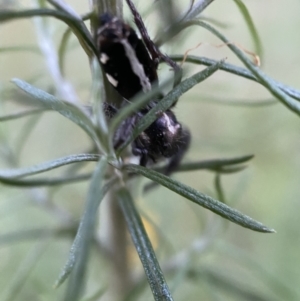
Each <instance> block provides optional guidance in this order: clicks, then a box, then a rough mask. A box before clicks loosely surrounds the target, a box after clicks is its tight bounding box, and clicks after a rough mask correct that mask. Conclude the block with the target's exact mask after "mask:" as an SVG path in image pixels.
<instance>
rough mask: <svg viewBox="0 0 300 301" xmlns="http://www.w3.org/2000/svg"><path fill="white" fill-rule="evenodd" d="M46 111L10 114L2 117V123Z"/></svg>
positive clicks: (0, 118)
mask: <svg viewBox="0 0 300 301" xmlns="http://www.w3.org/2000/svg"><path fill="white" fill-rule="evenodd" d="M45 110H46V109H33V110H27V111H23V112H18V113H14V114H10V115H4V116H0V122H3V121H10V120H14V119H18V118H22V117H25V116H30V115H33V114H37V113H41V112H44V111H45Z"/></svg>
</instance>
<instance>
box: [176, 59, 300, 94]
mask: <svg viewBox="0 0 300 301" xmlns="http://www.w3.org/2000/svg"><path fill="white" fill-rule="evenodd" d="M170 58H171V59H172V60H174V61H176V62H178V61H183V60H184V59H185V62H188V63H193V64H198V65H205V66H211V65H214V64H215V63H216V62H217V61H216V60H212V59H208V58H205V57H200V56H195V55H188V56H187V57H186V58H185V57H184V56H183V55H171V56H170ZM220 70H223V71H226V72H229V73H232V74H235V75H238V76H241V77H244V78H247V79H250V80H253V81H256V82H258V83H259V84H261V82H260V81H259V80H258V79H257V78H256V77H255V76H254V75H253V73H252V72H250V71H249V70H248V69H246V68H242V67H238V66H235V65H232V64H229V63H223V65H222V66H220ZM272 80H273V82H274V84H276V85H277V86H278V87H279V88H280V89H281V90H282V91H283V92H285V93H286V94H287V95H289V96H291V97H293V98H295V99H297V100H300V91H298V90H296V89H294V88H292V87H290V86H287V85H284V84H282V83H280V82H277V81H275V80H274V79H272Z"/></svg>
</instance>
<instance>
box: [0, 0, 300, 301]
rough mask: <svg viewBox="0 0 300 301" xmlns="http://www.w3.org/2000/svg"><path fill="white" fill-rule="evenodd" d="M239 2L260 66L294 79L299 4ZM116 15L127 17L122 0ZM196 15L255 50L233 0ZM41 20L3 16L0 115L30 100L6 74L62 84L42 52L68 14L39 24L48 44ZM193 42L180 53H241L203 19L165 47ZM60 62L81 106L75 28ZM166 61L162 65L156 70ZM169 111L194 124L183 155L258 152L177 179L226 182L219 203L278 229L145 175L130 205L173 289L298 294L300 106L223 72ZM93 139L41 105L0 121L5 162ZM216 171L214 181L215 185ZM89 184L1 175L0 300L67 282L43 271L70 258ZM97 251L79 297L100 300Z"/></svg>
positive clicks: (207, 187) (36, 159) (153, 23)
mask: <svg viewBox="0 0 300 301" xmlns="http://www.w3.org/2000/svg"><path fill="white" fill-rule="evenodd" d="M69 2H70V3H69V4H70V5H72V7H73V8H74V9H75V10H76V11H77V12H78V13H80V14H84V13H86V12H87V11H89V7H88V1H86V2H84V1H75V0H74V1H69ZM142 2H143V1H140V3H139V5H138V8H139V10H140V11H141V13H142V15H145V16H146V17H145V23H146V26H147V28H149V31H150V33H151V34H152V33H153V34H154V33H155V32H156V30H157V27H158V26H160V25H163V22H162V18H161V15H160V14H159V13H157V11H156V10H155V5H157V4H152V2H151V5H150V4H149V3H147V7H144V6H143V5H144V4H143V3H142ZM177 2H179V3H178V4H177V5H178V8H179V7H181V8H182V9H183V8H184V7H186V4H185V3H182V2H183V1H180V0H178V1H177ZM244 2H245V5H247V8H248V10H249V12H250V13H251V16H252V19H253V21H254V23H255V26H256V29H257V30H258V33H259V36H260V39H261V41H262V48H263V52H262V54H261V56H260V58H261V68H262V69H263V70H264V71H265V73H267V74H268V75H269V76H270V77H272V78H274V79H276V80H278V81H280V82H282V83H285V84H288V85H289V86H292V87H294V88H298V89H300V83H299V73H300V72H299V68H298V66H300V56H299V47H300V40H299V33H298V28H300V24H299V23H300V19H299V16H298V12H299V9H300V3H299V2H298V1H296V0H287V1H281V2H280V1H278V2H276V3H275V2H274V3H270V2H268V1H244ZM9 4H10V8H20V6H21V8H28V7H30V6H32V3H27V1H20V3H17V2H16V3H9ZM6 8H7V3H6V2H5V1H2V2H0V12H1V11H3V10H4V9H6ZM178 10H179V9H178ZM144 13H145V14H144ZM125 16H126V17H125V18H126V20H130V21H131V20H132V17H131V16H130V14H129V12H128V9H127V8H125ZM203 17H206V18H207V21H211V24H214V26H216V27H217V28H218V29H219V30H220V31H221V32H222V33H223V34H225V35H226V37H227V38H229V39H230V40H231V41H232V42H233V43H235V44H237V45H240V46H241V47H243V48H245V49H247V50H253V51H254V52H255V45H254V44H253V42H252V41H253V40H252V39H251V36H250V34H249V31H248V28H247V26H246V24H245V20H244V17H243V16H242V15H241V13H240V11H239V10H238V7H237V6H236V4H235V2H234V1H231V0H222V1H217V0H216V1H215V2H214V3H213V4H211V5H210V6H209V7H208V8H207V9H206V10H205V12H204V14H203ZM38 22H39V21H38V20H37V21H33V19H30V20H24V19H23V20H16V21H13V22H7V23H3V24H1V23H0V28H1V30H0V98H1V99H0V118H1V116H6V115H10V114H17V113H18V112H23V111H24V110H29V109H31V108H36V103H32V104H31V106H29V105H28V104H30V101H29V100H28V99H26V97H28V96H26V95H25V94H21V93H20V91H19V90H17V89H16V88H15V87H14V86H13V84H12V83H11V82H10V80H11V79H12V78H21V79H23V80H26V81H27V82H30V83H31V84H33V85H34V86H36V87H39V88H42V89H44V90H45V91H48V92H49V93H51V94H54V93H58V92H59V91H55V89H54V87H55V86H56V85H57V84H58V83H57V82H55V78H56V77H55V74H53V72H54V71H53V70H51V69H50V68H49V61H47V58H45V52H47V51H52V50H57V49H58V48H59V45H60V42H61V38H62V34H63V33H64V31H65V29H66V25H65V24H63V23H62V22H59V21H58V20H55V19H50V18H49V19H47V23H48V24H47V26H46V27H45V28H46V29H47V30H48V31H49V32H48V35H49V39H50V40H51V41H52V42H53V45H48V47H49V48H48V49H41V46H42V45H44V46H45V44H43V42H42V38H41V32H40V31H39V30H38V29H37V28H39V23H38ZM215 24H216V25H215ZM52 38H53V40H52ZM199 43H203V44H202V45H201V46H200V47H198V48H197V49H195V50H192V51H191V52H190V53H189V54H191V55H198V56H204V57H209V58H213V59H216V60H220V59H223V58H225V57H226V58H227V59H226V62H227V63H233V64H237V65H240V66H242V64H241V62H240V61H239V60H238V59H237V58H236V57H235V56H234V55H233V54H232V52H230V51H229V50H228V49H227V47H216V45H218V46H219V45H220V44H222V43H221V42H220V41H219V40H217V39H216V38H215V37H214V36H212V35H211V34H210V33H209V32H208V31H206V30H204V29H203V28H201V27H199V28H195V27H192V28H190V29H187V30H185V31H184V32H183V33H182V34H180V35H179V36H178V37H175V38H174V39H173V40H172V41H171V44H172V45H170V44H169V46H167V47H165V48H164V51H165V52H166V53H168V54H183V53H184V52H185V51H187V50H188V49H192V48H193V47H195V46H197V45H198V44H199ZM223 46H224V45H223ZM52 47H53V48H52ZM43 51H44V52H43ZM64 66H65V79H66V82H64V85H65V86H64V87H65V89H67V91H69V90H68V89H69V86H68V85H70V86H71V87H72V89H74V91H76V95H77V96H78V99H79V100H80V102H81V103H83V104H85V105H90V99H91V94H90V93H91V92H90V91H91V85H92V79H91V72H90V65H89V61H88V59H87V56H86V55H85V53H84V51H83V50H82V48H81V47H80V45H79V43H78V41H77V40H76V38H75V37H74V36H72V37H71V40H70V43H69V45H68V51H67V57H66V62H65V65H64ZM183 67H184V68H185V69H184V70H185V74H184V76H185V77H186V76H190V75H192V74H193V73H195V72H196V71H199V70H200V67H199V66H196V65H190V64H188V63H185V64H184V65H183ZM201 68H202V67H201ZM165 71H166V70H165V68H164V67H161V69H160V73H161V75H162V77H163V76H165V73H166V72H165ZM56 79H57V78H56ZM64 91H66V90H64ZM62 93H64V92H62ZM60 96H61V95H60ZM37 110H38V109H37ZM175 112H176V116H177V117H178V120H180V121H182V123H183V124H184V125H186V126H187V127H188V128H189V129H190V131H191V133H192V144H191V148H190V150H189V152H188V154H187V155H186V158H185V162H191V161H196V160H206V159H213V158H227V157H228V158H230V157H238V156H242V155H247V154H254V155H255V157H254V158H253V159H252V160H251V161H249V162H247V168H246V169H244V170H243V171H240V172H238V173H235V174H222V175H221V176H220V177H219V176H216V174H215V173H213V172H210V171H203V170H200V171H194V172H186V173H176V174H174V178H175V179H177V180H179V181H181V182H182V183H185V184H187V185H189V186H191V187H193V188H195V189H197V190H199V191H201V192H203V193H206V194H208V195H211V196H213V197H215V198H220V195H223V196H224V200H225V201H226V203H227V204H228V205H230V206H232V207H234V208H237V209H238V210H240V211H242V212H244V213H246V214H247V215H249V216H251V217H253V218H255V219H257V220H259V221H261V222H263V223H264V224H266V225H268V226H271V227H272V228H274V229H275V230H276V231H277V233H276V234H262V233H257V232H253V231H249V230H248V229H245V228H241V227H239V226H237V225H235V224H231V223H229V222H228V221H225V220H224V219H222V218H221V217H219V216H217V215H214V214H212V213H211V212H209V211H207V210H204V209H203V208H200V207H199V206H195V205H194V204H191V203H190V202H187V201H186V200H184V199H183V198H182V197H180V196H179V195H176V194H174V193H173V192H171V191H169V190H167V189H165V188H163V187H157V188H156V189H154V190H153V191H151V192H149V193H148V194H145V195H144V194H142V192H141V190H142V184H143V183H146V181H145V180H143V183H141V185H140V187H141V188H139V189H137V190H138V191H136V196H137V206H138V208H139V209H140V210H141V212H142V215H143V218H144V224H145V226H146V229H147V232H148V234H149V236H150V238H151V240H152V243H153V247H154V248H155V251H156V254H157V256H158V259H159V261H160V263H161V266H162V268H163V270H164V271H165V275H166V279H167V282H168V284H169V287H170V289H171V292H172V294H173V297H174V299H175V300H191V301H192V300H230V301H231V300H233V301H234V300H272V301H273V300H285V301H293V300H300V287H299V285H298V283H299V281H300V274H299V271H300V261H299V260H298V257H299V256H298V254H299V249H300V239H299V230H298V224H297V222H298V215H299V212H300V210H299V206H300V200H299V196H300V190H299V182H300V175H299V170H300V156H299V150H300V139H299V136H300V134H299V124H300V120H299V116H297V115H296V114H294V113H293V112H291V111H290V110H288V109H287V108H286V107H285V106H284V105H282V104H281V103H280V102H279V101H277V100H276V99H275V98H273V97H272V96H271V95H270V93H269V92H268V91H267V90H266V89H264V88H263V87H262V86H260V85H258V84H257V83H255V82H252V81H249V80H247V79H243V78H240V77H237V76H235V75H232V74H229V73H226V72H223V71H218V72H217V73H215V74H214V75H213V76H212V77H210V78H209V79H208V80H206V81H205V82H203V83H201V84H200V85H198V86H196V87H194V89H192V90H190V91H189V92H188V93H186V94H185V95H184V96H183V97H182V99H181V100H180V101H179V102H178V104H177V106H176V109H175ZM90 148H91V143H90V140H89V139H88V137H87V135H86V134H85V133H84V131H82V130H81V129H79V128H78V127H77V126H76V125H74V124H73V123H71V122H70V121H69V120H67V119H66V118H63V117H61V116H60V115H59V114H56V113H54V112H50V111H49V112H48V111H45V112H43V113H40V112H37V113H36V114H33V115H30V116H27V117H24V118H18V119H14V120H11V121H5V122H2V123H1V124H0V162H1V168H3V169H7V168H14V167H26V166H31V165H34V164H38V163H41V162H44V161H49V160H53V159H55V158H60V157H64V156H67V155H70V154H77V153H85V152H88V151H89V150H90ZM94 166H95V164H94V163H93V162H92V163H88V164H86V165H84V167H83V168H82V172H83V173H84V172H86V173H88V172H91V171H92V170H93V168H94ZM62 171H63V172H66V173H67V172H70V167H63V169H60V170H59V171H58V170H54V171H49V172H47V173H46V174H45V175H47V176H49V177H60V176H61V175H62V173H63V172H62ZM36 179H39V178H38V177H36ZM220 183H221V187H222V191H221V192H220V190H219V191H218V189H216V187H217V188H218V187H220ZM87 190H88V183H87V182H76V183H73V184H69V185H65V186H53V187H51V186H50V187H36V188H23V187H18V188H16V187H14V186H6V185H4V184H1V190H0V229H1V230H0V258H1V260H0V292H1V293H0V300H5V301H8V300H58V299H59V298H61V297H62V296H63V295H64V289H65V288H64V285H65V284H64V285H62V286H61V287H59V288H58V289H53V283H54V282H55V280H56V279H57V277H58V274H59V272H60V271H61V268H62V266H63V265H64V263H65V261H66V258H68V254H69V249H70V245H71V243H72V241H73V239H74V235H75V233H76V228H77V226H78V223H79V219H80V217H81V215H82V210H83V208H84V204H85V200H86V195H87ZM218 192H219V194H218ZM101 206H102V205H101ZM100 209H101V207H100ZM101 218H102V219H103V218H105V217H104V216H100V219H101ZM100 225H101V223H100ZM128 253H129V257H130V264H131V265H132V269H134V270H135V271H136V275H137V277H140V278H141V276H140V275H142V272H141V265H140V263H139V261H138V258H137V256H136V255H135V251H134V248H133V247H132V246H131V245H130V246H129V247H128ZM101 254H102V253H101V252H100V251H99V250H98V249H97V248H96V247H94V248H92V253H91V257H90V262H89V270H88V278H87V282H86V290H85V296H87V297H89V296H92V295H94V294H96V295H97V294H98V295H99V296H98V297H97V296H96V297H95V298H94V300H98V299H97V298H99V300H100V298H101V296H102V295H103V300H105V291H106V288H107V287H108V286H109V281H110V280H109V279H110V277H109V273H110V272H111V271H110V267H109V264H108V262H107V259H106V257H105V256H103V255H101ZM178 254H181V255H182V256H178ZM145 287H146V286H145ZM141 288H142V289H143V288H144V287H143V285H142V284H141ZM152 298H153V297H152V295H151V293H150V290H149V288H145V289H144V290H142V291H138V292H136V295H135V294H134V293H133V294H132V296H131V299H128V300H152Z"/></svg>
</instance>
